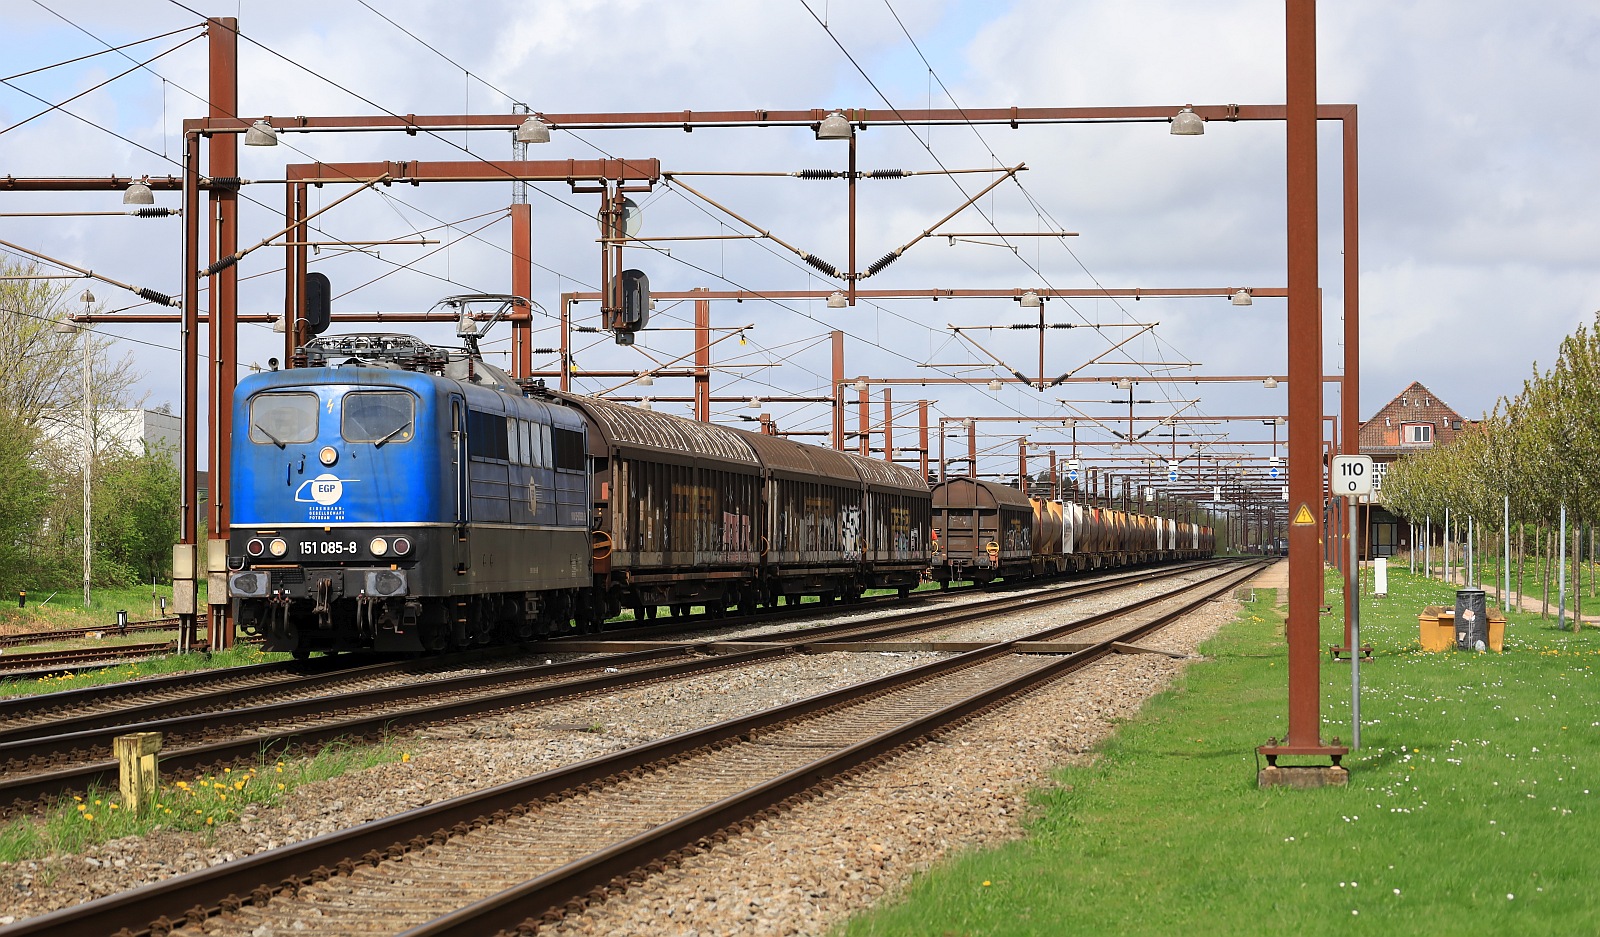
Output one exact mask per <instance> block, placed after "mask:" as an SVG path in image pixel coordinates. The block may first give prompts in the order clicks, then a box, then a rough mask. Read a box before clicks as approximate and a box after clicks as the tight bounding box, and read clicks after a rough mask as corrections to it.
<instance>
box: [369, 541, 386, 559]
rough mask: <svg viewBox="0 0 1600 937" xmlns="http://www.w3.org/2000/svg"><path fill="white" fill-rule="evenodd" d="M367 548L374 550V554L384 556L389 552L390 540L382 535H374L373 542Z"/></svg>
mask: <svg viewBox="0 0 1600 937" xmlns="http://www.w3.org/2000/svg"><path fill="white" fill-rule="evenodd" d="M367 549H369V550H371V551H372V555H373V556H382V555H384V554H385V553H388V552H389V541H387V540H385V539H383V538H382V537H373V538H372V542H371V543H369V544H367Z"/></svg>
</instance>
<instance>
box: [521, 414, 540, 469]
mask: <svg viewBox="0 0 1600 937" xmlns="http://www.w3.org/2000/svg"><path fill="white" fill-rule="evenodd" d="M532 428H533V424H532V423H529V422H528V421H527V420H518V421H517V442H518V443H519V445H520V446H521V449H522V464H523V465H538V464H539V459H538V458H537V456H536V453H534V451H533V442H532V440H531V439H530V438H529V437H530V436H532V435H534V434H531V433H529V432H528V431H529V430H530V429H532Z"/></svg>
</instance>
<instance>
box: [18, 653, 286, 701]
mask: <svg viewBox="0 0 1600 937" xmlns="http://www.w3.org/2000/svg"><path fill="white" fill-rule="evenodd" d="M288 659H289V655H288V654H277V653H273V654H268V653H266V652H265V651H263V650H261V649H260V648H258V647H254V646H248V645H242V644H241V645H235V646H234V647H231V648H229V649H227V650H225V651H217V652H216V653H212V654H204V653H202V654H169V655H166V656H162V657H152V658H149V659H148V660H140V661H132V662H129V663H126V664H118V665H117V666H115V667H106V668H103V669H100V670H86V671H83V672H82V673H63V674H55V675H50V676H43V677H11V678H6V679H3V680H0V699H6V698H10V697H17V696H35V695H38V694H40V693H55V692H58V691H61V690H80V689H83V688H84V687H91V686H104V685H106V684H108V683H124V682H126V681H129V680H138V679H141V678H143V677H158V676H161V675H162V674H170V673H184V672H187V671H191V670H220V669H222V668H225V667H243V666H247V665H249V664H270V663H273V662H274V661H280V660H288Z"/></svg>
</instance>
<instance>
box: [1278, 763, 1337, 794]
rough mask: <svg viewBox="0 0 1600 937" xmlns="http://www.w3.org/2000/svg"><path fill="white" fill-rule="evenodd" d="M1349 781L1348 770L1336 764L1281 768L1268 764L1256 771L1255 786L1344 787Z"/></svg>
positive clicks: (1304, 788) (1297, 787)
mask: <svg viewBox="0 0 1600 937" xmlns="http://www.w3.org/2000/svg"><path fill="white" fill-rule="evenodd" d="M1349 783H1350V772H1349V771H1347V770H1346V769H1344V768H1341V767H1339V766H1338V765H1331V766H1328V765H1293V766H1289V767H1283V768H1279V767H1277V766H1276V765H1268V766H1267V767H1265V768H1262V769H1261V770H1260V771H1257V772H1256V786H1257V787H1292V788H1295V789H1297V790H1306V789H1309V788H1314V787H1344V786H1345V785H1347V784H1349Z"/></svg>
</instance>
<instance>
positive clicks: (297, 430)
mask: <svg viewBox="0 0 1600 937" xmlns="http://www.w3.org/2000/svg"><path fill="white" fill-rule="evenodd" d="M316 438H317V395H316V394H301V393H295V394H275V393H268V394H257V395H256V396H255V398H254V399H253V400H251V401H250V441H251V442H262V443H273V444H275V445H277V446H278V447H279V448H282V447H283V445H284V444H285V443H291V442H297V443H298V442H311V441H312V440H314V439H316Z"/></svg>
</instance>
